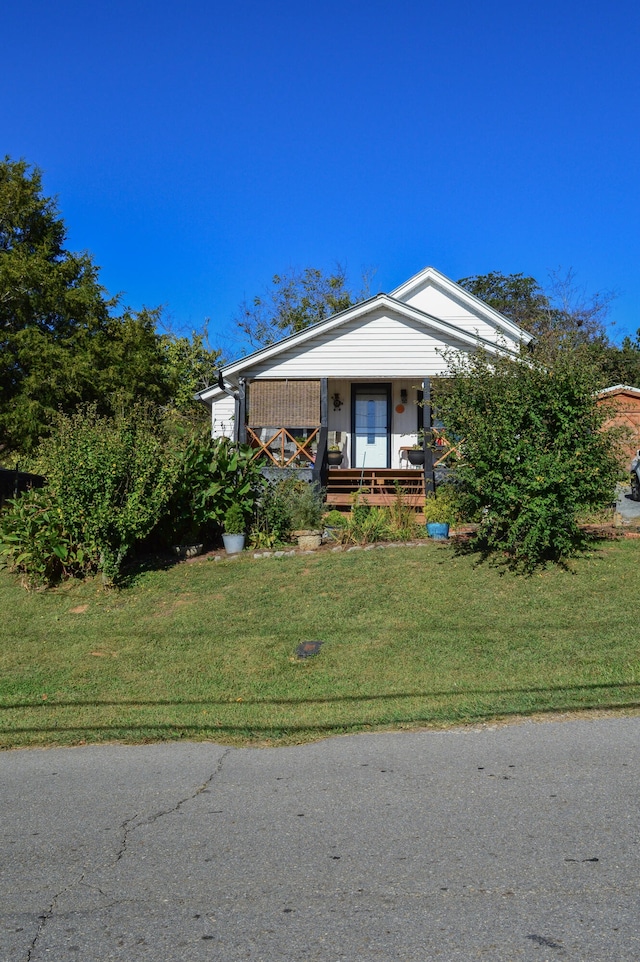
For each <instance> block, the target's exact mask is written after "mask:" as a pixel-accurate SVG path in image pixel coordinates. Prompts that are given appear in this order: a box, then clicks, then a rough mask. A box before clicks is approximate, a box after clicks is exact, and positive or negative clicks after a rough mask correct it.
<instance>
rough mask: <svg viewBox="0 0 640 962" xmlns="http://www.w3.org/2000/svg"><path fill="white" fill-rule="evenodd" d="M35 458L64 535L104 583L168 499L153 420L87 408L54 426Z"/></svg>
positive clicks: (143, 411)
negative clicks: (113, 415)
mask: <svg viewBox="0 0 640 962" xmlns="http://www.w3.org/2000/svg"><path fill="white" fill-rule="evenodd" d="M42 456H43V459H44V461H45V463H46V465H47V469H46V473H47V477H48V480H49V488H48V490H49V492H50V494H51V497H52V499H53V502H54V503H55V505H56V508H57V510H58V512H59V517H60V520H61V523H62V525H63V527H64V530H65V531H67V532H68V533H69V536H70V538H71V540H72V541H73V542H74V543H75V544H78V545H82V547H83V550H84V552H85V553H86V555H87V556H88V558H90V560H91V563H92V564H94V565H95V566H96V567H97V569H98V570H100V571H101V572H102V574H103V577H104V579H105V581H106V582H108V583H112V582H113V581H115V580H117V578H118V575H119V574H120V569H121V566H122V563H123V561H124V559H125V558H126V556H127V554H128V553H129V552H130V551H131V549H132V548H133V546H134V545H135V544H136V543H137V542H138V541H140V540H141V539H142V538H144V537H145V536H146V535H147V534H148V533H149V532H150V531H151V529H152V528H153V526H154V525H155V524H156V523H157V522H158V519H159V518H160V517H161V515H162V513H163V511H164V509H165V507H166V505H167V502H168V500H169V497H170V495H171V491H172V486H173V481H174V475H175V467H174V464H173V462H172V461H171V459H170V458H169V457H168V455H167V451H166V447H165V444H164V437H163V432H162V425H161V422H160V420H159V418H158V417H157V416H156V415H155V414H154V413H153V411H152V410H151V409H150V408H148V407H146V406H140V405H138V406H135V407H133V408H131V409H130V410H129V411H128V412H127V413H123V414H120V415H119V416H118V417H116V418H106V417H101V416H99V415H98V414H97V412H96V409H95V407H93V406H90V407H88V408H85V409H84V410H83V411H80V412H77V413H76V414H74V415H72V416H71V417H66V416H63V417H61V418H60V419H59V422H58V426H57V429H56V431H55V432H54V433H53V434H52V436H51V437H50V438H49V439H47V441H46V442H45V443H44V445H43V449H42Z"/></svg>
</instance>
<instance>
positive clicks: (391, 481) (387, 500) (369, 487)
mask: <svg viewBox="0 0 640 962" xmlns="http://www.w3.org/2000/svg"><path fill="white" fill-rule="evenodd" d="M396 485H398V486H399V487H400V488H401V489H402V492H403V496H404V503H405V504H406V505H408V506H410V507H412V508H413V509H414V511H415V512H416V513H417V514H421V513H422V508H423V507H424V495H425V492H424V473H423V471H422V470H421V469H419V468H392V469H389V468H364V469H361V468H329V476H328V479H327V497H326V504H327V506H328V507H329V508H336V509H337V510H338V511H350V510H351V506H352V505H353V503H354V500H355V495H356V492H357V491H359V490H362V491H363V493H362V498H363V500H364V499H365V498H366V501H367V504H372V505H382V506H384V507H389V506H390V505H392V504H393V503H394V502H395V499H396V496H397V493H396Z"/></svg>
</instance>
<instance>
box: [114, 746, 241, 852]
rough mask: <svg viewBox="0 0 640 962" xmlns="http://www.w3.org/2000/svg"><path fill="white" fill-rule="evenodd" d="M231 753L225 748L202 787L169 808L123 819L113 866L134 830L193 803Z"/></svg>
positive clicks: (218, 772)
mask: <svg viewBox="0 0 640 962" xmlns="http://www.w3.org/2000/svg"><path fill="white" fill-rule="evenodd" d="M231 751H233V749H231V748H226V749H225V750H224V752H223V753H222V755H221V756H220V758H219V759H218V764H217V765H216V767H215V769H214V771H213V772H212V773H211V775H209V777H208V778H207V780H206V781H205V782H203V783H202V785H200V787H199V788H197V789H196V790H195V792H191V794H190V795H185V797H184V798H181V799H180V800H179V801H178V802H176V804H175V805H173V806H172V807H171V808H167V809H163V810H162V811H160V812H156V813H155V814H154V815H149V816H148V817H147V818H141V817H140V816H139V813H138V812H136V814H135V815H132V816H131V818H127V819H125V821H124V822H123V823H122V825H121V826H120V830H121V831H122V832H123V833H124V834H123V837H122V844H121V846H120V850H119V852H118V854H117V855H116V857H115V859H114V861H113V864H114V865H115V864H116V863H117V862H119V861H120V859H121V858H122V857H123V856H124V855H125V853H126V851H127V845H128V842H129V836H130V835H131V834H132V833H133V832H135V831H136V829H138V828H140V827H141V826H142V825H153V823H154V822H157V821H158V819H160V818H164V817H165V816H166V815H173V814H174V813H175V812H179V811H180V809H181V808H182V806H183V805H186V803H187V802H191V801H193V799H194V798H197V797H198V795H201V794H202V793H203V792H205V791H206V790H207V789H208V788H209V786H210V785H211V783H212V782H213V780H214V778H217V777H218V775H220V774H221V772H222V766H223V765H224V761H225V759H226V758H227V756H228V755H229V754H230V752H231ZM133 823H135V824H133Z"/></svg>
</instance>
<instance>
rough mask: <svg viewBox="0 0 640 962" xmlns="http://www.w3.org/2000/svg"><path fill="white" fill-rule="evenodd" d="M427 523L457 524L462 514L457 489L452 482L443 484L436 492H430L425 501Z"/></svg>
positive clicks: (424, 511) (424, 510) (424, 512)
mask: <svg viewBox="0 0 640 962" xmlns="http://www.w3.org/2000/svg"><path fill="white" fill-rule="evenodd" d="M423 514H424V520H425V524H431V523H432V522H435V523H436V524H455V523H456V521H457V520H458V519H459V516H460V509H459V505H458V498H457V495H456V490H455V488H454V486H453V485H451V484H443V485H442V486H441V487H439V488H438V490H437V491H436V492H435V494H429V495H427V497H426V498H425V502H424V509H423Z"/></svg>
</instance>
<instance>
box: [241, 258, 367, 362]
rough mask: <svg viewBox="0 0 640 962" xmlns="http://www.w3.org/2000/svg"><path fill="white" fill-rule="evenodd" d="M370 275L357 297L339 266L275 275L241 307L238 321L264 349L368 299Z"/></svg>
mask: <svg viewBox="0 0 640 962" xmlns="http://www.w3.org/2000/svg"><path fill="white" fill-rule="evenodd" d="M367 286H368V275H366V274H365V276H364V277H363V289H362V291H361V292H360V293H358V294H354V293H353V292H352V291H351V290H350V289H349V287H348V281H347V276H346V272H345V270H344V268H343V267H341V266H340V265H339V264H338V265H336V268H335V270H334V271H332V272H331V273H324V272H323V271H321V270H318V269H317V268H315V267H305V269H304V270H303V271H300V270H297V269H292V270H290V271H289V272H288V273H287V274H283V275H280V274H275V275H274V277H273V280H272V287H271V288H268V289H267V290H266V291H265V292H264V294H262V295H259V296H257V297H254V298H253V300H252V301H251V302H250V303H247V301H244V302H243V303H242V304H241V305H240V309H239V315H238V316H237V318H236V322H237V324H238V327H239V328H240V330H241V331H242V332H243V333H244V334H246V336H247V337H248V338H249V341H250V343H251V344H252V345H253V346H254V347H264V346H266V345H268V344H272V343H273V342H274V341H278V340H280V338H283V337H286V336H287V335H289V334H297V333H298V331H302V330H304V329H305V328H306V327H309V326H310V325H311V324H316V323H317V322H318V321H322V320H324V318H325V317H329V316H330V315H331V314H335V313H337V312H338V311H344V310H346V309H347V308H348V307H351V306H352V304H354V303H356V302H357V301H359V300H362V299H364V298H365V297H367V296H368V290H367Z"/></svg>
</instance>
